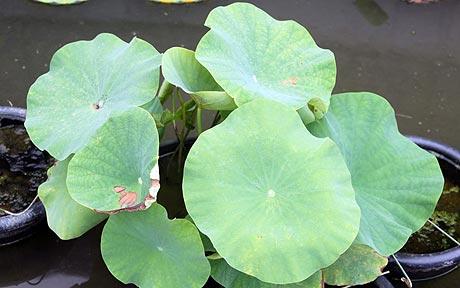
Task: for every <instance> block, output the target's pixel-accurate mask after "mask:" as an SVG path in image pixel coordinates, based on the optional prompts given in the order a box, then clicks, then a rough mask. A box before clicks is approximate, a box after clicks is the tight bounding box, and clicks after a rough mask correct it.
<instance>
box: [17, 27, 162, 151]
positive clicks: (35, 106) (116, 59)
mask: <svg viewBox="0 0 460 288" xmlns="http://www.w3.org/2000/svg"><path fill="white" fill-rule="evenodd" d="M160 62H161V55H160V54H159V53H158V52H157V51H156V50H155V48H153V46H151V45H150V44H149V43H147V42H145V41H143V40H141V39H137V38H134V39H133V40H132V41H131V42H130V43H126V42H124V41H123V40H121V39H119V38H118V37H116V36H114V35H111V34H100V35H98V36H97V37H96V38H94V39H93V40H91V41H77V42H73V43H70V44H67V45H65V46H64V47H62V48H61V49H59V50H58V51H57V52H56V53H55V54H54V56H53V58H52V60H51V64H50V71H49V72H48V73H46V74H44V75H42V76H40V77H39V78H38V79H37V80H36V81H35V83H34V84H33V85H32V86H31V87H30V90H29V93H28V95H27V119H26V122H25V126H26V128H27V132H28V134H29V136H30V138H31V139H32V141H33V142H34V144H35V145H36V146H37V147H39V148H40V149H42V150H47V151H48V152H49V153H50V154H51V155H52V156H53V157H55V158H57V159H58V160H64V159H65V158H67V157H68V156H69V155H70V154H72V153H75V152H77V151H78V150H80V149H81V148H83V147H84V146H85V145H86V144H87V143H88V141H89V139H91V137H92V136H94V134H96V132H97V130H98V129H99V128H100V127H101V126H102V125H103V124H104V123H105V122H106V121H107V120H108V119H110V117H111V116H112V114H114V113H115V112H122V111H126V110H129V109H130V108H132V107H135V106H140V105H142V104H145V103H147V102H149V101H150V100H152V99H153V97H154V96H155V93H156V91H157V89H158V82H159V66H160Z"/></svg>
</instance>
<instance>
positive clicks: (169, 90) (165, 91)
mask: <svg viewBox="0 0 460 288" xmlns="http://www.w3.org/2000/svg"><path fill="white" fill-rule="evenodd" d="M173 90H174V86H173V85H171V83H169V82H168V81H166V80H163V83H161V86H160V90H158V98H159V99H160V102H161V104H164V103H165V102H166V100H168V98H169V97H170V96H171V95H172V94H173Z"/></svg>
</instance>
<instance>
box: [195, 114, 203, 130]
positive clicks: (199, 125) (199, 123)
mask: <svg viewBox="0 0 460 288" xmlns="http://www.w3.org/2000/svg"><path fill="white" fill-rule="evenodd" d="M202 122H203V116H202V111H201V108H200V107H198V108H197V109H196V127H197V133H198V136H199V135H200V134H201V133H202V132H203V123H202Z"/></svg>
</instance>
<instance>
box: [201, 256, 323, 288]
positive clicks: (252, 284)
mask: <svg viewBox="0 0 460 288" xmlns="http://www.w3.org/2000/svg"><path fill="white" fill-rule="evenodd" d="M209 262H210V263H211V276H212V278H213V279H214V280H216V282H217V283H219V284H220V285H222V286H224V287H225V288H321V287H322V285H321V280H322V279H321V272H320V271H318V272H316V273H315V274H313V275H312V276H310V277H308V279H306V280H304V281H302V282H298V283H292V284H281V285H279V284H270V283H265V282H262V281H260V280H258V279H257V278H255V277H252V276H249V275H247V274H244V273H242V272H240V271H238V270H236V269H233V268H232V267H230V265H228V264H227V262H225V260H224V259H218V260H210V261H209ZM278 273H283V272H282V271H278Z"/></svg>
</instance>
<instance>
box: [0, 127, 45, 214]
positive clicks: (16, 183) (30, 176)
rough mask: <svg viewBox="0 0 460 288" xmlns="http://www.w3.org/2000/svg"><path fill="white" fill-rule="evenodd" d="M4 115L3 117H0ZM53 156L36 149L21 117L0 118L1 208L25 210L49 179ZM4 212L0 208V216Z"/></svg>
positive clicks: (13, 210) (12, 210)
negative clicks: (18, 119)
mask: <svg viewBox="0 0 460 288" xmlns="http://www.w3.org/2000/svg"><path fill="white" fill-rule="evenodd" d="M0 119H1V118H0ZM51 163H52V160H51V157H49V156H47V155H45V154H44V153H43V152H41V151H40V150H39V149H37V148H36V147H35V146H34V145H33V144H32V143H31V141H30V139H29V137H28V135H27V132H26V130H25V128H24V126H23V125H22V123H21V122H19V121H11V120H8V119H2V120H1V122H0V208H2V209H6V210H8V211H11V212H20V211H22V210H24V209H25V208H26V207H27V206H28V205H29V204H30V203H31V201H32V200H33V199H34V198H35V196H36V194H37V188H38V186H39V185H40V184H41V183H42V182H44V181H45V180H46V170H47V169H48V167H49V166H50V165H51ZM4 215H5V213H4V212H2V211H0V217H1V216H4Z"/></svg>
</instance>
